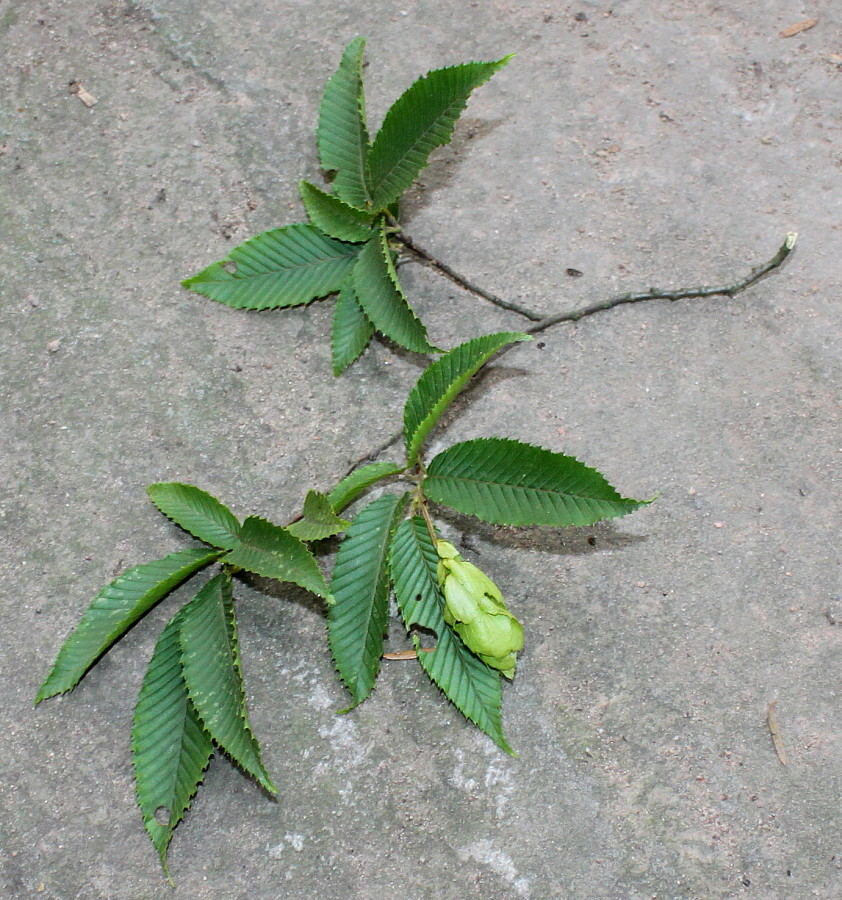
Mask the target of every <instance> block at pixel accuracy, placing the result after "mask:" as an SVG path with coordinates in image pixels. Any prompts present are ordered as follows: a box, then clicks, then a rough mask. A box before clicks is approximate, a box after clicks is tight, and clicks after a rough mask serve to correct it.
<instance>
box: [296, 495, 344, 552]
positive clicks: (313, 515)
mask: <svg viewBox="0 0 842 900" xmlns="http://www.w3.org/2000/svg"><path fill="white" fill-rule="evenodd" d="M350 524H351V523H350V522H346V521H345V519H340V518H339V516H337V515H336V513H335V512H334V511H333V507H332V506H331V505H330V499H329V498H328V496H327V495H326V494H320V493H319V492H318V491H308V492H307V497H306V499H305V500H304V510H303V511H302V513H301V518H300V519H299V520H298V521H297V522H293V523H292V524H291V525H289V526H287V531H288V532H289V533H290V534H291V535H292V536H293V537H297V538H298V539H299V540H301V541H320V540H322V538H327V537H330V536H331V535H333V534H339V532H340V531H345V530H347V528H348V526H349V525H350Z"/></svg>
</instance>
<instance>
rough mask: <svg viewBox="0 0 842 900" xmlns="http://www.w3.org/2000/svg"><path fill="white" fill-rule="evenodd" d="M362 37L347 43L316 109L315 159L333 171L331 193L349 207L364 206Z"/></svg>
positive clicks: (365, 139) (365, 147) (366, 200)
mask: <svg viewBox="0 0 842 900" xmlns="http://www.w3.org/2000/svg"><path fill="white" fill-rule="evenodd" d="M364 50H365V38H362V37H357V38H354V40H352V41H351V43H350V44H348V46H347V47H346V48H345V52H344V53H343V54H342V61H341V62H340V63H339V68H338V69H337V70H336V72H335V73H334V74H333V75H332V76H331V78H330V80H329V81H328V83H327V86H326V87H325V91H324V94H323V95H322V102H321V106H320V108H319V126H318V130H317V136H318V141H319V158H320V159H321V162H322V168H324V169H326V170H327V171H329V172H330V171H335V172H336V177H335V178H334V180H333V190H334V191H335V193H336V195H337V196H338V197H339V198H340V199H342V200H344V201H345V202H346V203H348V204H350V205H351V206H356V207H360V208H363V207H365V206H368V203H369V195H368V187H367V180H368V179H367V170H368V164H367V157H368V130H367V129H366V124H365V97H364V94H363V51H364Z"/></svg>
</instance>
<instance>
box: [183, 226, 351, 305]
mask: <svg viewBox="0 0 842 900" xmlns="http://www.w3.org/2000/svg"><path fill="white" fill-rule="evenodd" d="M359 249H360V248H359V246H358V245H356V244H347V243H344V242H342V241H336V240H334V239H333V238H331V237H328V236H327V235H326V234H323V233H322V232H321V231H319V229H318V228H316V227H315V226H314V225H302V224H297V225H287V226H285V227H284V228H274V229H272V230H271V231H264V232H263V233H262V234H258V235H257V236H256V237H253V238H251V239H250V240H248V241H246V242H245V243H244V244H240V246H239V247H235V248H234V249H233V250H232V251H231V252H230V253H229V254H228V256H226V257H225V259H224V260H220V261H219V262H215V263H213V265H211V266H208V267H207V268H206V269H203V270H202V271H201V272H199V274H198V275H194V276H193V277H192V278H187V279H186V280H185V281H182V282H181V283H182V284H183V285H184V287H186V288H189V289H190V290H191V291H196V292H198V293H199V294H203V295H204V296H205V297H210V299H211V300H217V301H219V302H220V303H226V304H227V305H228V306H233V307H235V308H236V309H272V308H275V307H280V306H300V305H301V304H302V303H309V302H310V301H311V300H314V299H315V298H316V297H324V296H326V295H327V294H333V293H335V292H336V291H338V290H339V288H340V287H342V282H343V281H344V280H345V276H346V275H347V274H348V272H350V271H351V268H352V266H353V265H354V262H355V261H356V258H357V254H358V253H359ZM232 268H233V271H229V270H230V269H232Z"/></svg>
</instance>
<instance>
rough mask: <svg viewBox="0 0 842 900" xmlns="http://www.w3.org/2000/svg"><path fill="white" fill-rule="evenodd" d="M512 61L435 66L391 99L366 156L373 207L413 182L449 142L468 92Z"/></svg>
mask: <svg viewBox="0 0 842 900" xmlns="http://www.w3.org/2000/svg"><path fill="white" fill-rule="evenodd" d="M510 59H511V56H506V57H504V58H503V59H500V60H497V61H496V62H471V63H465V64H464V65H460V66H451V67H449V68H446V69H436V70H435V71H433V72H428V73H427V74H426V75H424V76H423V78H419V79H418V81H416V82H415V84H413V85H412V86H411V87H410V88H409V89H408V90H407V91H405V92H404V93H403V94H402V95H401V96H400V97H399V98H398V99H397V100H396V101H395V103H394V104H393V105H392V108H391V109H390V110H389V112H388V113H386V118H385V119H384V120H383V126H382V127H381V129H380V131H379V132H378V133H377V136H376V137H375V139H374V143H373V144H372V146H371V150H370V151H369V154H368V165H369V193H370V195H371V203H372V206H373V207H374V209H377V210H379V209H383V208H384V207H386V206H388V205H389V204H390V203H392V202H393V201H395V200H397V198H398V197H400V195H401V194H403V192H404V191H406V190H407V189H408V188H409V187H410V186H411V185H412V182H413V181H414V180H415V178H416V177H417V175H418V173H419V172H420V171H421V170H422V169H423V168H424V166H426V165H427V160H428V159H429V156H430V154H431V153H432V152H433V150H435V149H436V147H440V146H442V144H447V143H448V142H449V141H450V138H451V135H452V134H453V126H454V124H455V123H456V120H457V119H458V118H459V116H460V115H461V113H462V110H463V109H464V108H465V105H466V104H467V102H468V98H469V97H470V95H471V92H472V91H473V90H474V89H475V88H478V87H479V86H480V85H481V84H484V83H485V82H486V81H488V79H489V78H491V76H492V75H493V74H494V73H495V72H496V71H497V70H498V69H500V68H502V67H503V66H504V65H506V63H507V62H508V61H509V60H510Z"/></svg>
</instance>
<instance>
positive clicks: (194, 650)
mask: <svg viewBox="0 0 842 900" xmlns="http://www.w3.org/2000/svg"><path fill="white" fill-rule="evenodd" d="M179 640H180V644H181V662H182V667H183V672H184V680H185V682H186V684H187V690H188V694H189V697H190V701H191V702H192V704H193V706H194V707H195V709H196V712H197V714H198V716H199V719H200V720H201V722H202V724H203V725H204V727H205V729H206V730H207V732H208V734H209V735H210V736H211V738H212V739H213V741H214V743H216V744H218V745H219V746H220V747H221V748H222V749H223V750H224V751H225V752H226V753H227V754H228V755H229V756H230V757H231V759H233V760H234V762H236V763H237V765H238V766H240V767H241V768H242V769H244V770H245V771H246V772H248V773H249V775H251V776H252V777H253V778H255V779H256V780H257V781H258V782H259V783H260V784H261V785H262V786H263V787H264V788H265V789H266V790H267V791H270V792H271V793H273V794H275V793H277V789H276V788H275V786H274V785H273V784H272V779H271V778H270V777H269V773H268V772H267V771H266V769H265V767H264V765H263V762H262V760H261V758H260V745H259V744H258V742H257V738H256V737H255V736H254V734H253V733H252V730H251V726H250V725H249V720H248V712H247V710H246V693H245V688H244V686H243V673H242V669H241V666H240V649H239V641H238V638H237V622H236V618H235V616H234V603H233V600H232V597H231V579H230V578H228V577H227V576H225V575H224V574H220V575H217V576H216V577H215V578H212V579H211V580H210V581H209V582H208V583H207V584H206V585H205V586H204V587H203V588H202V590H201V591H199V593H198V594H197V595H196V597H195V599H194V600H193V601H192V602H191V603H190V604H188V605H187V606H186V607H185V608H184V615H183V616H182V619H181V624H180V627H179Z"/></svg>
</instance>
